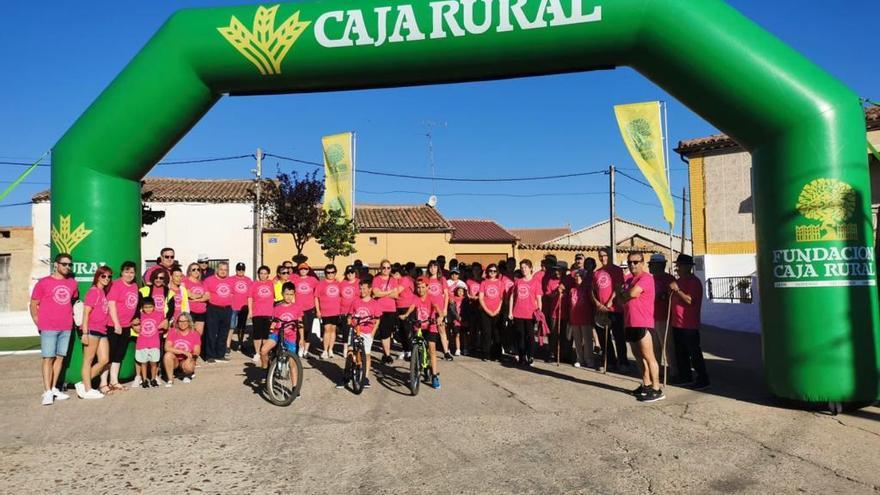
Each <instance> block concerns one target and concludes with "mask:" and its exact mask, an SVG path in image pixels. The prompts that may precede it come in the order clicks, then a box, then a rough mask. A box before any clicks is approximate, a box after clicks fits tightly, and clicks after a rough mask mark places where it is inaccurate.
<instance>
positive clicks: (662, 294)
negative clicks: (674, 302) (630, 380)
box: [648, 253, 675, 373]
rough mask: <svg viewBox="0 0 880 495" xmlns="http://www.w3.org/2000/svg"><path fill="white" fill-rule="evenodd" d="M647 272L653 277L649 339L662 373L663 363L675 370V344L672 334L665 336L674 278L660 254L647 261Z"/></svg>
mask: <svg viewBox="0 0 880 495" xmlns="http://www.w3.org/2000/svg"><path fill="white" fill-rule="evenodd" d="M648 270H649V271H650V272H651V276H652V277H654V331H653V332H651V338H652V339H653V341H654V355H655V356H656V357H657V361H658V362H659V363H660V368H661V369H660V371H661V373H662V372H663V366H664V364H663V363H664V362H665V363H666V365H667V366H668V367H669V368H675V353H674V352H673V351H672V350H673V349H675V342H674V337H673V335H672V332H671V331H670V332H668V335H667V321H666V317H667V315H668V314H669V304H670V302H671V301H670V300H669V284H671V283H672V282H675V277H673V276H672V275H670V274H669V273H666V256H663V255H662V254H660V253H657V254H652V255H651V258H650V259H649V260H648ZM664 336H665V338H666V359H665V361H664V359H663V339H664Z"/></svg>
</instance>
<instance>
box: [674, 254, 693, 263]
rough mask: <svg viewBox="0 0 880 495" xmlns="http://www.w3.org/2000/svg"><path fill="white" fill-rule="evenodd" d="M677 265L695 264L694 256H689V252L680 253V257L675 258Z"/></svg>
mask: <svg viewBox="0 0 880 495" xmlns="http://www.w3.org/2000/svg"><path fill="white" fill-rule="evenodd" d="M675 264H676V265H693V264H694V257H693V256H689V255H687V254H679V255H678V258H676V259H675Z"/></svg>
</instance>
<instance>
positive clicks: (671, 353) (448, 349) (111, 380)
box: [31, 248, 709, 405]
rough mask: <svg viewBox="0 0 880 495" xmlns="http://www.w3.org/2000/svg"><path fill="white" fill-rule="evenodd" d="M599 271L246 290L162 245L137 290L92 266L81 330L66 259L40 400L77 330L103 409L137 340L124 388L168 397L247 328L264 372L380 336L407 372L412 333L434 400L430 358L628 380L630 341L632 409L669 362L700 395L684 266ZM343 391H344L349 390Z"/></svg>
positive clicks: (46, 315)
mask: <svg viewBox="0 0 880 495" xmlns="http://www.w3.org/2000/svg"><path fill="white" fill-rule="evenodd" d="M598 258H599V259H598V263H597V261H596V260H594V259H593V258H588V257H585V256H584V255H583V254H576V255H575V257H574V261H573V263H571V265H570V266H569V264H568V263H566V262H565V261H557V259H556V257H554V256H552V255H547V256H545V257H544V259H542V260H541V261H540V264H539V265H538V266H536V265H533V263H532V261H531V260H528V259H523V260H520V261H519V262H517V260H516V259H514V258H507V259H502V260H499V261H498V262H497V263H490V264H488V265H487V266H485V267H484V266H482V264H480V263H476V262H474V263H469V264H466V263H459V262H458V261H457V260H454V259H452V260H450V261H449V263H448V266H447V262H446V259H445V257H443V256H438V257H437V258H436V259H433V260H430V261H428V263H427V264H426V265H425V267H424V268H422V267H420V266H418V265H417V264H416V263H415V262H407V263H392V262H391V261H389V260H383V261H382V262H381V263H380V264H379V266H378V271H377V273H375V274H373V273H371V270H370V268H369V267H368V266H366V265H364V264H363V263H361V262H360V261H355V262H354V263H353V264H352V265H349V266H346V267H345V268H344V270H343V273H342V274H341V276H339V274H338V273H337V271H338V270H337V267H336V266H335V265H333V264H328V265H326V266H324V267H323V269H321V270H319V271H318V272H316V271H315V270H314V269H313V268H312V267H311V266H309V265H308V264H307V263H305V262H299V263H295V262H294V261H285V262H284V263H282V264H281V265H279V266H277V267H276V268H275V270H274V272H275V273H274V275H273V274H272V270H271V269H270V268H269V267H267V266H261V267H259V268H258V270H257V279H256V280H252V279H251V278H249V277H247V276H246V275H245V270H246V266H245V265H244V263H237V264H236V267H235V274H234V275H231V274H230V273H229V265H228V263H225V262H221V263H219V264H217V265H216V270H214V269H212V268H210V267H209V266H208V257H207V256H199V258H198V260H197V262H195V263H191V264H189V265H188V266H187V267H186V268H185V269H184V268H183V266H182V265H180V264H179V263H178V262H177V260H176V259H175V252H174V249H172V248H164V249H162V251H161V253H160V256H159V257H158V258H157V262H156V264H155V265H154V266H152V267H150V268H149V269H148V270H147V271H146V272H145V273H144V274H143V277H142V280H143V286H139V285H138V283H137V281H136V264H135V263H134V262H131V261H127V262H125V263H123V264H122V266H121V267H120V271H119V273H118V275H117V278H116V279H113V275H114V274H113V270H112V269H111V268H110V267H107V266H102V267H100V268H99V269H98V270H97V272H96V273H95V276H94V280H93V282H92V285H91V287H90V288H89V289H88V291H87V293H86V295H85V298H84V301H83V304H82V308H83V309H82V315H81V318H74V314H75V313H77V311H74V302H75V301H76V300H77V299H78V298H79V294H78V291H77V285H76V282H75V281H74V280H73V279H72V278H70V267H71V263H72V258H71V256H70V255H69V254H65V253H62V254H59V255H57V256H56V257H55V260H54V270H53V273H52V274H51V275H49V276H48V277H45V278H43V279H41V280H40V281H39V282H38V283H37V284H36V286H35V287H34V290H33V294H32V297H31V315H32V317H33V319H34V323H35V325H36V326H37V329H38V330H39V332H40V337H41V339H40V340H41V352H42V356H43V385H44V392H43V396H42V403H43V404H44V405H50V404H52V403H53V402H54V401H56V400H65V399H67V398H69V397H68V395H67V394H65V393H64V392H62V391H61V390H59V389H58V387H57V385H58V382H59V378H60V373H61V366H62V362H63V358H64V356H66V354H67V352H68V350H69V347H70V345H71V344H70V334H71V331H78V332H80V335H81V339H80V340H81V343H82V349H83V360H82V370H81V375H82V380H81V381H80V382H78V383H76V384H75V389H76V393H77V395H78V396H79V397H80V398H83V399H99V398H103V397H105V396H106V395H109V394H113V393H117V392H120V391H123V390H126V387H125V386H123V385H122V384H121V383H120V380H119V372H120V363H121V362H122V361H123V359H124V357H125V355H126V352H127V350H128V347H129V344H130V342H132V341H133V342H134V344H135V361H136V362H137V373H136V377H135V380H134V381H133V382H132V385H130V386H134V387H143V388H150V387H158V386H161V385H164V386H165V387H171V386H172V385H173V383H174V381H175V380H180V381H182V382H183V383H189V382H191V381H192V379H193V378H194V375H195V372H196V368H197V367H198V366H200V364H198V363H199V361H200V360H203V361H204V362H205V363H215V362H224V361H228V359H229V354H230V353H231V343H232V337H233V334H234V333H236V332H237V333H238V336H239V337H238V340H239V349H240V350H242V351H243V352H244V349H245V346H243V345H242V344H243V343H244V342H243V340H242V339H243V335H245V329H246V323H247V321H248V320H250V322H251V326H250V332H249V339H248V341H247V342H248V344H249V345H250V346H251V347H252V349H248V351H247V353H248V354H250V353H251V352H252V353H253V356H252V359H253V361H254V363H255V364H256V365H258V366H259V367H261V368H262V369H264V370H265V369H266V368H267V366H268V360H269V353H270V351H271V349H272V348H273V347H274V346H276V345H278V344H279V343H282V345H285V346H286V347H287V349H288V350H289V351H290V352H292V353H296V354H298V355H299V356H300V357H303V358H308V359H321V360H332V359H334V358H335V357H336V356H337V355H341V356H345V355H346V353H347V347H348V345H349V344H350V342H351V338H353V336H354V335H355V334H358V335H360V336H361V337H362V338H363V339H364V343H365V345H366V348H367V349H371V348H372V345H373V341H374V338H375V341H376V344H377V348H378V351H379V352H380V353H381V358H380V359H381V361H382V362H383V363H385V364H391V363H393V362H394V361H395V359H403V360H409V359H411V356H412V354H411V353H412V349H411V347H412V344H411V337H412V335H413V334H414V332H421V334H422V336H423V337H424V339H425V340H426V341H427V343H428V347H429V351H430V378H431V385H432V386H433V387H434V388H440V371H439V368H438V366H439V361H442V360H446V361H453V360H454V359H455V357H457V356H467V355H471V356H474V357H479V358H480V359H482V360H484V361H500V360H507V361H511V362H513V363H514V364H515V365H518V366H522V367H526V368H527V367H530V366H532V364H533V362H534V360H535V359H536V358H544V359H545V360H547V361H554V360H555V361H557V362H564V363H567V364H571V365H573V366H574V367H576V368H582V367H588V368H593V369H595V370H598V371H603V372H604V371H606V369H605V368H606V367H607V371H618V372H623V373H628V372H630V371H633V370H632V368H633V365H632V364H631V362H630V361H629V358H628V356H627V343H628V344H629V345H630V348H631V350H632V354H633V356H634V358H635V365H636V367H637V368H638V370H639V372H640V374H641V378H642V383H641V385H640V386H639V387H638V388H637V389H636V390H634V391H633V395H634V396H635V397H636V398H637V399H638V400H639V401H643V402H654V401H658V400H662V399H664V398H665V395H664V392H663V384H664V382H665V379H664V380H661V368H662V367H663V366H664V365H665V366H668V371H671V372H673V373H672V377H671V379H670V380H669V381H670V382H671V383H673V384H682V385H684V384H688V385H689V386H691V387H693V388H696V389H701V388H705V387H708V386H709V378H708V375H707V373H706V367H705V363H704V361H703V357H702V350H701V348H700V338H699V328H700V302H701V300H702V284H701V282H700V281H699V279H697V278H696V277H695V276H694V275H693V258H692V257H690V256H687V255H684V254H682V255H679V256H678V258H677V259H676V261H675V271H676V275H677V277H674V276H672V275H670V274H669V273H667V272H666V264H667V260H666V259H665V257H664V256H663V255H662V254H653V255H651V256H650V258H649V259H646V258H645V255H644V254H642V253H631V254H629V256H628V257H627V263H626V269H624V268H622V267H619V266H617V265H616V264H614V263H613V262H612V260H611V257H610V253H609V251H608V250H600V251H599V253H598ZM294 259H296V257H294ZM74 320H76V321H74ZM290 322H296V323H297V324H296V325H288V324H286V323H290ZM318 349H320V351H318ZM667 349H668V352H667ZM395 353H397V356H396V357H395V355H394V354H395ZM666 356H668V359H665V357H666ZM369 361H370V359H368V360H367V363H366V364H367V376H368V377H369V374H370V368H369V364H370V363H369ZM160 364H161V366H160ZM340 366H342V364H341V363H340ZM163 374H164V376H162V375H163ZM95 383H97V384H98V387H97V388H93V385H95ZM336 385H337V387H338V388H342V387H344V386H345V379H343V380H342V381H340V382H339V383H337V384H336ZM364 386H365V387H369V386H370V384H369V378H367V380H366V381H365V383H364Z"/></svg>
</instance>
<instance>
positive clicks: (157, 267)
mask: <svg viewBox="0 0 880 495" xmlns="http://www.w3.org/2000/svg"><path fill="white" fill-rule="evenodd" d="M163 268H165V267H164V266H162V265H153V266H151V267H149V268H147V271H145V272H144V283H145V284H146V283H149V282H150V277H151V276H152V275H153V272H155V271H156V270H160V269H163ZM165 273H166V275H168V276H171V270H170V269H168V268H165Z"/></svg>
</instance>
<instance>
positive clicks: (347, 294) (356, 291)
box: [339, 279, 361, 313]
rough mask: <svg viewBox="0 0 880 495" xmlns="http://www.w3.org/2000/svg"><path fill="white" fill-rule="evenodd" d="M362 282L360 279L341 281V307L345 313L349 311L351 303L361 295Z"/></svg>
mask: <svg viewBox="0 0 880 495" xmlns="http://www.w3.org/2000/svg"><path fill="white" fill-rule="evenodd" d="M360 284H361V282H360V281H359V280H358V279H354V280H353V281H348V280H343V281H342V282H339V290H340V292H341V294H342V301H341V303H340V309H341V310H342V312H343V313H348V312H349V308H350V307H351V304H352V303H353V302H354V300H355V299H357V298H358V296H359V295H360Z"/></svg>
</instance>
